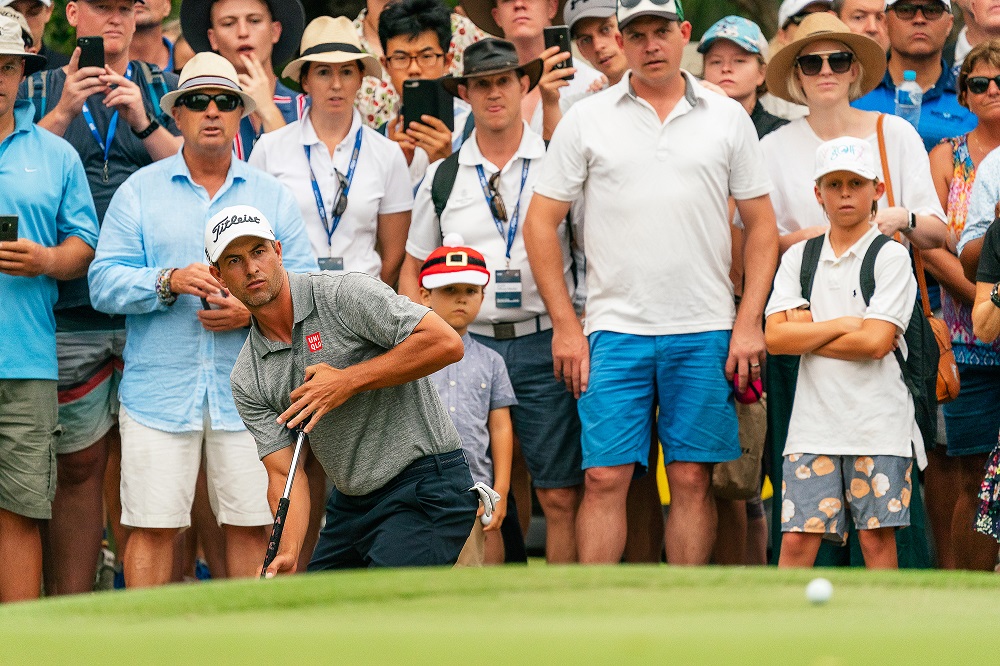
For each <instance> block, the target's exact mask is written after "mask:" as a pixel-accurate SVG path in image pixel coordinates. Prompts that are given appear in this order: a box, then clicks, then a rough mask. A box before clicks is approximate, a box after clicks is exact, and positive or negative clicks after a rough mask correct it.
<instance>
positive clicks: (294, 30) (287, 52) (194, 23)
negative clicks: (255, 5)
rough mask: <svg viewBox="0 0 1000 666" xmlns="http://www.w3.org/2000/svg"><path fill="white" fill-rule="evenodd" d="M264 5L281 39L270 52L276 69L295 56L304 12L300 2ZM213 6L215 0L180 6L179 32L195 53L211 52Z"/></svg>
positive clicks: (276, 0)
mask: <svg viewBox="0 0 1000 666" xmlns="http://www.w3.org/2000/svg"><path fill="white" fill-rule="evenodd" d="M264 2H265V4H267V6H268V8H269V9H270V10H271V19H272V20H274V21H277V22H278V23H280V24H281V36H280V37H279V38H278V43H277V44H275V45H274V48H273V49H272V50H271V63H272V64H273V65H274V66H278V65H281V64H282V63H285V62H288V59H289V58H291V57H292V56H294V55H295V49H296V48H298V45H299V39H300V38H301V37H302V29H303V28H304V27H305V25H306V10H305V9H303V8H302V3H301V2H300V0H264ZM213 4H215V0H184V1H183V2H182V3H181V16H180V18H181V33H182V34H183V35H184V39H186V40H187V43H188V44H190V45H191V48H192V49H194V52H195V53H201V52H203V51H211V50H212V44H211V43H210V42H209V41H208V29H209V28H211V27H212V5H213Z"/></svg>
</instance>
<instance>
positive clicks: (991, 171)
mask: <svg viewBox="0 0 1000 666" xmlns="http://www.w3.org/2000/svg"><path fill="white" fill-rule="evenodd" d="M998 201H1000V153H997V152H993V153H990V154H989V155H987V156H986V157H985V159H983V161H982V162H980V163H979V167H978V168H977V169H976V180H975V181H974V182H973V183H972V194H970V195H969V212H968V213H967V214H966V216H965V228H964V229H962V237H961V238H960V239H959V241H958V254H959V256H961V254H962V250H963V249H965V246H966V245H967V244H968V242H969V241H973V240H976V239H977V238H982V237H983V236H984V235H985V234H986V229H987V228H989V226H990V223H992V222H993V219H994V218H995V217H996V204H997V202H998Z"/></svg>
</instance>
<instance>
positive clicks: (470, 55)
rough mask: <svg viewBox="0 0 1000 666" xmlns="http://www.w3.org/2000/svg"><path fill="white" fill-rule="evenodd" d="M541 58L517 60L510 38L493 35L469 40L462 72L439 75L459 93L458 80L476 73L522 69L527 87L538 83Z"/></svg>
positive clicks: (464, 83)
mask: <svg viewBox="0 0 1000 666" xmlns="http://www.w3.org/2000/svg"><path fill="white" fill-rule="evenodd" d="M542 69H543V66H542V59H541V58H535V59H534V60H530V61H528V62H526V63H519V62H518V61H517V50H516V49H515V48H514V45H513V44H512V43H511V42H508V41H507V40H505V39H497V38H496V37H487V38H486V39H481V40H479V41H478V42H474V43H472V44H469V46H468V47H466V49H465V54H464V55H463V63H462V70H463V71H462V76H445V77H442V78H441V79H439V80H440V81H441V85H442V86H443V87H444V89H445V90H447V91H448V92H449V93H451V94H452V95H454V96H455V97H458V86H459V84H462V85H466V84H467V82H468V80H469V79H470V78H473V77H477V76H493V75H494V74H502V73H504V72H515V71H516V72H521V73H522V74H523V75H524V76H527V77H528V90H531V89H532V88H534V87H535V86H536V85H538V79H540V78H541V77H542Z"/></svg>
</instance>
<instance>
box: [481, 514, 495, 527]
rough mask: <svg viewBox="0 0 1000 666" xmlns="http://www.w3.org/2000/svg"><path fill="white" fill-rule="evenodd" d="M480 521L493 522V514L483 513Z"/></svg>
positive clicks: (485, 523)
mask: <svg viewBox="0 0 1000 666" xmlns="http://www.w3.org/2000/svg"><path fill="white" fill-rule="evenodd" d="M479 522H481V523H482V524H483V525H489V524H490V523H491V522H493V516H487V515H486V514H485V513H484V514H483V515H481V516H479Z"/></svg>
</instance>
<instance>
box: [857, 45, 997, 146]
mask: <svg viewBox="0 0 1000 666" xmlns="http://www.w3.org/2000/svg"><path fill="white" fill-rule="evenodd" d="M851 106H853V107H854V108H856V109H863V110H865V111H881V112H882V113H894V112H895V110H896V84H895V83H894V82H893V80H892V76H890V75H889V70H888V69H886V71H885V76H883V77H882V82H881V83H879V84H878V87H877V88H875V90H873V91H871V92H870V93H868V94H867V95H865V96H864V97H862V98H861V99H858V100H855V101H854V102H853V103H852V104H851ZM978 122H979V121H978V119H977V118H976V116H975V115H973V113H972V111H969V110H968V109H967V108H965V107H964V106H962V105H961V104H959V103H958V83H957V79H956V78H955V74H954V73H953V72H952V70H951V68H949V67H948V64H947V63H946V62H945V61H944V60H942V61H941V76H940V77H938V80H937V83H935V84H934V87H933V88H931V89H930V90H928V91H926V92H924V99H923V102H922V103H921V107H920V125H919V127H917V132H918V133H919V134H920V138H921V139H923V140H924V148H926V149H927V151H928V152H930V150H931V148H933V147H934V146H936V145H937V144H938V143H940V142H941V139H950V138H951V137H953V136H958V135H960V134H965V133H966V132H970V131H972V130H974V129H975V128H976V125H977V124H978Z"/></svg>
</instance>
